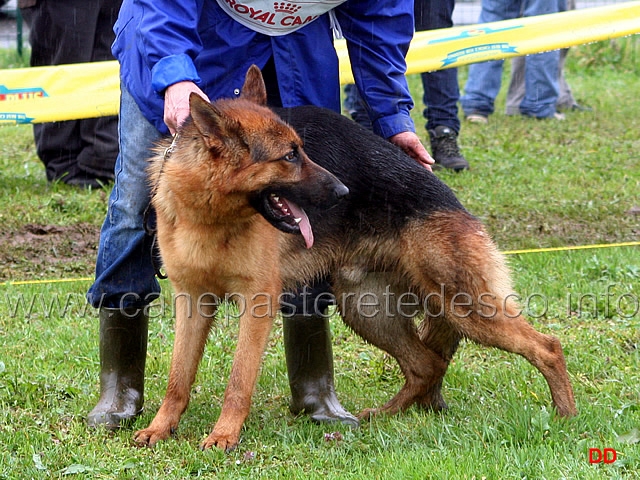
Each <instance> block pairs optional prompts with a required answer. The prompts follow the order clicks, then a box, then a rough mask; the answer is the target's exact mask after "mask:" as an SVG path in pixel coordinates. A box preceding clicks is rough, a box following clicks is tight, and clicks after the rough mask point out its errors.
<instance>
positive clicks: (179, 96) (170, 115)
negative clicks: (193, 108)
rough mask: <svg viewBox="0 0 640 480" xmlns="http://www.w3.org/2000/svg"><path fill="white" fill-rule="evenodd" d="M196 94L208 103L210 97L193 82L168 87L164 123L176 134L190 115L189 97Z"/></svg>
mask: <svg viewBox="0 0 640 480" xmlns="http://www.w3.org/2000/svg"><path fill="white" fill-rule="evenodd" d="M191 92H195V93H197V94H198V95H200V96H201V97H202V98H204V99H205V100H206V101H207V102H208V101H209V97H207V95H206V94H205V93H204V92H203V91H202V90H200V89H199V88H198V86H197V85H196V84H195V83H193V82H178V83H174V84H173V85H170V86H169V87H167V89H166V90H165V91H164V123H166V124H167V127H169V131H170V132H171V133H172V134H174V133H176V130H177V129H178V127H179V126H180V125H182V124H183V123H184V121H185V120H186V119H187V117H188V116H189V115H190V111H189V95H190V94H191Z"/></svg>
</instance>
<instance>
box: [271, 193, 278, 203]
mask: <svg viewBox="0 0 640 480" xmlns="http://www.w3.org/2000/svg"><path fill="white" fill-rule="evenodd" d="M271 197H273V199H274V200H275V201H276V202H278V205H280V197H279V196H277V195H276V194H275V193H272V194H271Z"/></svg>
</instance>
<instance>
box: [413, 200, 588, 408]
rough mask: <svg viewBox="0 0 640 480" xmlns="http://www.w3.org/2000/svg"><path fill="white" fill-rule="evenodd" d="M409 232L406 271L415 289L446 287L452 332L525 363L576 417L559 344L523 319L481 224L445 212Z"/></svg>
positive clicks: (556, 402)
mask: <svg viewBox="0 0 640 480" xmlns="http://www.w3.org/2000/svg"><path fill="white" fill-rule="evenodd" d="M407 232H408V234H407V235H405V236H404V237H403V241H404V245H403V251H404V252H407V253H405V254H404V255H403V257H402V261H403V268H404V271H405V272H406V275H407V277H408V278H409V279H410V281H411V283H412V284H414V285H425V286H426V285H438V284H439V285H441V286H442V289H443V291H444V294H443V296H444V307H445V309H444V315H445V318H446V321H447V322H448V323H449V324H450V327H451V328H452V329H453V330H455V331H456V332H458V333H459V334H461V335H462V336H464V337H467V338H469V339H470V340H473V341H475V342H478V343H480V344H482V345H487V346H493V347H497V348H500V349H502V350H506V351H508V352H513V353H517V354H519V355H522V356H523V357H525V358H526V359H527V360H528V361H529V362H530V363H531V364H532V365H533V366H535V367H536V368H537V369H538V370H539V371H540V372H541V373H542V375H543V376H544V377H545V379H546V380H547V383H548V384H549V388H550V390H551V396H552V399H553V403H554V405H555V407H556V409H557V411H558V413H559V414H560V415H563V416H569V415H574V414H575V413H576V407H575V400H574V397H573V390H572V388H571V383H570V382H569V375H568V373H567V368H566V364H565V360H564V355H563V353H562V347H561V346H560V342H559V341H558V339H557V338H555V337H552V336H549V335H544V334H542V333H539V332H537V331H536V330H535V329H534V328H533V327H532V326H531V325H530V324H529V323H528V322H527V321H526V320H525V319H524V317H523V316H522V315H521V312H520V311H519V310H518V307H517V305H515V302H513V300H512V297H513V289H512V286H511V279H510V276H509V271H508V269H507V267H506V264H505V261H504V258H503V256H502V255H501V254H500V253H499V252H498V250H497V248H496V246H495V244H494V243H493V242H492V241H491V239H490V237H489V236H488V235H487V233H486V231H485V230H484V227H483V226H482V224H481V223H480V222H479V221H478V220H477V219H475V218H474V217H472V216H471V215H469V214H468V213H466V212H464V211H459V212H448V211H443V212H439V213H436V214H433V215H431V216H430V217H428V218H427V219H426V220H421V221H419V222H416V223H415V224H414V225H412V227H411V228H408V229H407ZM425 245H428V248H427V249H426V250H425V248H424V246H425ZM423 288H424V287H423ZM422 293H423V294H426V293H427V292H426V291H425V292H422ZM437 328H438V327H436V330H437Z"/></svg>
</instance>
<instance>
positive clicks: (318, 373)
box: [283, 315, 359, 427]
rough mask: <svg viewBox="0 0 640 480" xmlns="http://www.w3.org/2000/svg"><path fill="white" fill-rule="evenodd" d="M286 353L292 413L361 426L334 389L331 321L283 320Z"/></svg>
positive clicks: (313, 318)
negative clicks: (341, 402)
mask: <svg viewBox="0 0 640 480" xmlns="http://www.w3.org/2000/svg"><path fill="white" fill-rule="evenodd" d="M283 331H284V351H285V356H286V357H287V373H288V375H289V386H290V387H291V405H290V407H289V408H290V410H291V413H293V414H294V415H297V414H299V413H302V412H304V413H306V414H307V415H309V416H310V417H311V419H312V420H314V421H316V422H342V423H344V424H345V425H349V426H352V427H358V426H359V422H358V419H357V418H356V417H354V416H353V415H351V414H350V413H349V412H347V411H346V410H345V409H344V408H343V407H342V405H341V404H340V402H339V401H338V397H337V396H336V392H335V388H334V386H333V352H332V350H331V334H330V331H329V319H328V318H324V317H322V316H302V315H293V316H289V317H285V318H284V319H283Z"/></svg>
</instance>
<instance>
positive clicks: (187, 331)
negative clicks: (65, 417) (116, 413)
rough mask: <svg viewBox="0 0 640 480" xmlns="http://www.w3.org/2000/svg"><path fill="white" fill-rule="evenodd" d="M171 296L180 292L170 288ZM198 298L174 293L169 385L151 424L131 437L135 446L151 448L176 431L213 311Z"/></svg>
mask: <svg viewBox="0 0 640 480" xmlns="http://www.w3.org/2000/svg"><path fill="white" fill-rule="evenodd" d="M174 291H175V292H181V290H180V289H179V287H177V286H175V285H174ZM202 298H203V297H202V296H200V295H197V294H196V295H193V294H187V293H176V297H175V307H176V327H175V339H174V345H173V355H172V357H171V369H170V372H169V384H168V386H167V392H166V394H165V397H164V400H163V401H162V405H161V406H160V409H159V410H158V413H157V414H156V416H155V418H154V419H153V421H152V422H151V424H150V425H149V426H148V427H147V428H145V429H144V430H139V431H137V432H136V433H135V434H134V437H133V438H134V440H135V442H136V443H137V444H139V445H147V446H150V447H152V446H153V445H155V444H156V443H157V442H158V441H159V440H165V439H167V438H169V436H170V435H171V434H172V433H173V432H174V431H175V430H176V428H177V427H178V422H179V421H180V417H181V416H182V413H184V411H185V410H186V408H187V405H188V404H189V395H190V393H191V386H192V385H193V382H194V380H195V377H196V372H197V370H198V364H199V363H200V359H201V358H202V353H203V351H204V346H205V344H206V341H207V335H208V333H209V330H210V328H211V323H212V321H213V317H214V315H215V308H214V307H212V306H209V305H203V304H202Z"/></svg>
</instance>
